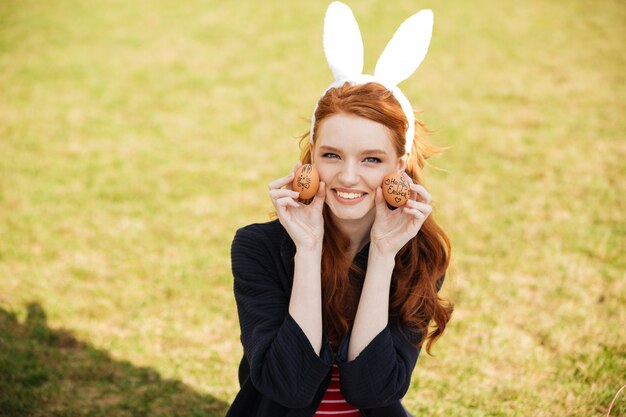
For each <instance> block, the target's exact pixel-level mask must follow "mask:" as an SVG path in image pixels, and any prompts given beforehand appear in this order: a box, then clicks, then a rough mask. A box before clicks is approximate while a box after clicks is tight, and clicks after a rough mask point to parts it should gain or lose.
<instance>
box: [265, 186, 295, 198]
mask: <svg viewBox="0 0 626 417" xmlns="http://www.w3.org/2000/svg"><path fill="white" fill-rule="evenodd" d="M299 196H300V193H299V192H298V191H293V190H288V189H286V188H278V189H272V190H270V198H271V199H272V200H277V199H279V198H283V197H291V198H298V197H299Z"/></svg>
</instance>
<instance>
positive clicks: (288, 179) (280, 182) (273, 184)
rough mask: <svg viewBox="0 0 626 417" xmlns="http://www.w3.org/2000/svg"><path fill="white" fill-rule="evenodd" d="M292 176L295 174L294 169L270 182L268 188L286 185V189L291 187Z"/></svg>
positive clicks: (274, 188)
mask: <svg viewBox="0 0 626 417" xmlns="http://www.w3.org/2000/svg"><path fill="white" fill-rule="evenodd" d="M294 176H295V171H292V172H290V173H289V175H286V176H284V177H281V178H278V179H277V180H274V181H272V182H270V184H269V189H270V190H278V189H280V188H283V187H284V186H287V188H288V189H291V182H292V181H293V177H294Z"/></svg>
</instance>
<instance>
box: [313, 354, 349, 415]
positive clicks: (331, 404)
mask: <svg viewBox="0 0 626 417" xmlns="http://www.w3.org/2000/svg"><path fill="white" fill-rule="evenodd" d="M328 416H337V417H344V416H345V417H361V412H360V411H359V409H358V408H355V407H353V406H351V405H350V404H348V402H347V401H346V399H345V397H344V396H343V394H342V393H341V390H340V389H339V367H338V366H337V364H333V372H332V375H331V377H330V384H328V388H327V389H326V393H324V397H323V398H322V402H321V403H320V405H319V407H318V408H317V411H316V412H315V414H314V415H313V417H328Z"/></svg>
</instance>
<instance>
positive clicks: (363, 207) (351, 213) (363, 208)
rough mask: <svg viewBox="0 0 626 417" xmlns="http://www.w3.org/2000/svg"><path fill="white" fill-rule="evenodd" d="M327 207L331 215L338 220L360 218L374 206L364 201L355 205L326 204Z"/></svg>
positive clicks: (365, 215)
mask: <svg viewBox="0 0 626 417" xmlns="http://www.w3.org/2000/svg"><path fill="white" fill-rule="evenodd" d="M328 208H329V209H330V212H331V213H332V214H333V216H334V217H335V218H337V219H339V220H360V219H362V218H364V217H367V215H368V214H369V213H370V212H371V211H372V210H373V209H374V207H373V206H372V205H370V204H366V202H365V201H364V202H363V204H359V205H356V206H344V205H341V204H338V203H335V204H328Z"/></svg>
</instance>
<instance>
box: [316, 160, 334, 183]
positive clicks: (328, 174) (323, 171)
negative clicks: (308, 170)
mask: <svg viewBox="0 0 626 417" xmlns="http://www.w3.org/2000/svg"><path fill="white" fill-rule="evenodd" d="M315 168H317V172H318V173H319V174H320V181H324V182H325V183H326V184H329V183H330V182H331V181H332V179H333V177H334V176H335V175H336V173H335V170H334V169H333V168H332V166H329V165H328V164H324V163H321V164H316V165H315Z"/></svg>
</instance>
